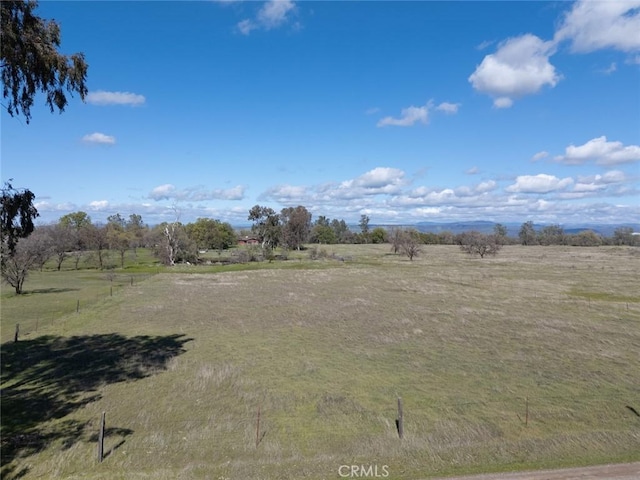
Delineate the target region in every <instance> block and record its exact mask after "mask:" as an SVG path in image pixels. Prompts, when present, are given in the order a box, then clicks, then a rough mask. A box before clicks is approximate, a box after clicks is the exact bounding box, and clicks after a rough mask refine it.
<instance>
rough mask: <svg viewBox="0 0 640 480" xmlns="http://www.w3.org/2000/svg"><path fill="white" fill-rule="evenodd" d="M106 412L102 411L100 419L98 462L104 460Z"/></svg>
mask: <svg viewBox="0 0 640 480" xmlns="http://www.w3.org/2000/svg"><path fill="white" fill-rule="evenodd" d="M105 417H106V413H105V412H102V419H101V420H100V433H99V434H98V462H102V459H103V458H104V426H105Z"/></svg>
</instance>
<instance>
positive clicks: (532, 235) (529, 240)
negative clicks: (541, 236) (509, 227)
mask: <svg viewBox="0 0 640 480" xmlns="http://www.w3.org/2000/svg"><path fill="white" fill-rule="evenodd" d="M518 237H520V243H521V244H522V245H537V243H538V240H537V235H536V230H535V228H533V222H532V221H528V222H525V223H523V224H522V226H521V227H520V232H519V233H518Z"/></svg>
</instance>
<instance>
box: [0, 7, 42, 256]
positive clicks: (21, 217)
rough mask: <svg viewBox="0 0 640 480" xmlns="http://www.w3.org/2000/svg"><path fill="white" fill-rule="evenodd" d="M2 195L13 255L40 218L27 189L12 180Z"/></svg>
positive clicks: (1, 220)
mask: <svg viewBox="0 0 640 480" xmlns="http://www.w3.org/2000/svg"><path fill="white" fill-rule="evenodd" d="M3 11H4V4H3ZM3 48H4V47H3ZM0 193H1V195H0V207H1V208H0V233H1V234H2V244H3V245H4V244H6V246H7V251H6V254H9V255H11V254H12V253H13V251H14V250H15V246H16V244H17V243H18V240H20V239H21V238H25V237H27V236H29V234H31V232H33V229H34V228H35V225H34V223H33V220H34V219H35V218H37V217H38V216H39V214H38V210H37V209H36V207H35V206H34V205H33V200H34V199H35V198H36V196H35V194H34V193H33V192H31V191H30V190H28V189H26V188H23V189H19V188H14V187H13V185H11V180H9V181H8V182H5V184H4V186H3V187H2V190H0ZM3 258H4V256H3Z"/></svg>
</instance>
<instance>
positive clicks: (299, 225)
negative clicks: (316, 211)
mask: <svg viewBox="0 0 640 480" xmlns="http://www.w3.org/2000/svg"><path fill="white" fill-rule="evenodd" d="M280 221H281V223H282V239H283V241H284V244H285V245H286V246H287V247H289V248H295V249H297V250H300V247H301V246H302V244H303V243H304V242H306V241H307V240H308V238H309V233H310V232H311V213H310V212H309V211H308V210H307V209H306V208H305V207H303V206H302V205H299V206H297V207H295V208H293V207H288V208H283V209H282V211H281V212H280Z"/></svg>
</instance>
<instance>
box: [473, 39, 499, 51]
mask: <svg viewBox="0 0 640 480" xmlns="http://www.w3.org/2000/svg"><path fill="white" fill-rule="evenodd" d="M494 43H495V41H494V40H485V41H484V42H480V44H478V45H476V50H484V49H485V48H487V47H490V46H491V45H493V44H494Z"/></svg>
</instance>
